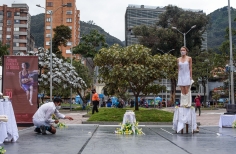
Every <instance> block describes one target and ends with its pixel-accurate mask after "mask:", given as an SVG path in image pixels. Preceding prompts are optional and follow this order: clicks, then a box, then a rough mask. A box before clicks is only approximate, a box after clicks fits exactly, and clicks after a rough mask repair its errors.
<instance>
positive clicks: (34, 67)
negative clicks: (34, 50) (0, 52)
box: [3, 56, 38, 123]
mask: <svg viewBox="0 0 236 154" xmlns="http://www.w3.org/2000/svg"><path fill="white" fill-rule="evenodd" d="M3 63H4V65H3V94H4V95H7V96H9V97H10V100H11V102H12V105H13V109H14V113H15V117H16V121H17V123H32V116H33V114H34V113H35V112H36V110H37V107H38V104H37V96H38V57H37V56H4V61H3Z"/></svg>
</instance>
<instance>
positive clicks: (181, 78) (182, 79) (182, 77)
mask: <svg viewBox="0 0 236 154" xmlns="http://www.w3.org/2000/svg"><path fill="white" fill-rule="evenodd" d="M177 85H178V86H189V85H191V78H190V69H189V62H188V60H186V61H184V62H181V61H180V60H179V73H178V83H177Z"/></svg>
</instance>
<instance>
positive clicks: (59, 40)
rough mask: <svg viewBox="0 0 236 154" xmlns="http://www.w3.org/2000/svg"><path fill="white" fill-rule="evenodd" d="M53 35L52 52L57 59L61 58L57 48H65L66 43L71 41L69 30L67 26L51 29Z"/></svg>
mask: <svg viewBox="0 0 236 154" xmlns="http://www.w3.org/2000/svg"><path fill="white" fill-rule="evenodd" d="M53 31H54V35H53V38H52V52H53V53H54V54H56V55H57V57H58V58H62V52H61V51H60V50H59V48H58V47H59V46H61V45H63V46H64V47H66V46H67V42H68V41H69V40H70V39H71V29H70V28H69V27H68V26H65V25H60V26H57V27H56V28H53Z"/></svg>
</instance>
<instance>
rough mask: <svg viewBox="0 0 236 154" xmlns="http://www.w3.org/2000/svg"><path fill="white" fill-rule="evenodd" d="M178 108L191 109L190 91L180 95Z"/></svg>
mask: <svg viewBox="0 0 236 154" xmlns="http://www.w3.org/2000/svg"><path fill="white" fill-rule="evenodd" d="M180 106H181V107H191V106H192V94H191V90H189V91H188V93H187V94H186V95H183V94H182V93H181V97H180Z"/></svg>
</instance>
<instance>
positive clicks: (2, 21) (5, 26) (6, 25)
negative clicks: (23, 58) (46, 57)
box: [0, 3, 34, 55]
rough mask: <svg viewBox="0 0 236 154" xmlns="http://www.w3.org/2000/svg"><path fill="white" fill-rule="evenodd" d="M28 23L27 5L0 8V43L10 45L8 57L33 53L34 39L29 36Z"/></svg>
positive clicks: (16, 4)
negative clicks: (19, 53) (27, 52)
mask: <svg viewBox="0 0 236 154" xmlns="http://www.w3.org/2000/svg"><path fill="white" fill-rule="evenodd" d="M30 22H31V16H30V14H29V7H28V5H27V4H24V3H14V4H12V6H11V7H8V6H7V5H3V6H0V41H1V42H2V43H3V44H9V45H10V48H9V54H10V55H15V54H16V53H18V52H24V53H25V52H26V51H33V49H34V37H33V36H32V35H31V34H30Z"/></svg>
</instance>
